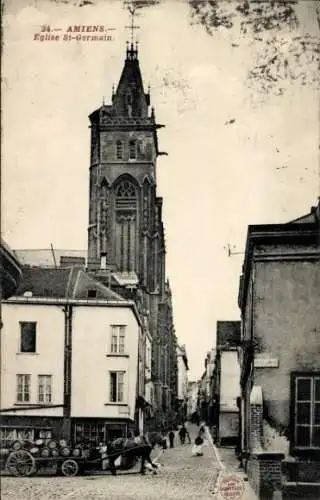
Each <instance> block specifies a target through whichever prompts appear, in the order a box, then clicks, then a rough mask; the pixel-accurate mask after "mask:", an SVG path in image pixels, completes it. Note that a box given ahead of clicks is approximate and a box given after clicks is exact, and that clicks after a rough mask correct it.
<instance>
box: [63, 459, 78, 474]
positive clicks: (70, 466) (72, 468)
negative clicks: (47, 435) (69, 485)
mask: <svg viewBox="0 0 320 500" xmlns="http://www.w3.org/2000/svg"><path fill="white" fill-rule="evenodd" d="M61 472H62V474H63V475H64V476H67V477H72V476H76V475H77V474H78V472H79V465H78V463H77V462H76V461H75V460H73V459H72V458H68V459H67V460H65V461H64V462H63V463H62V465H61Z"/></svg>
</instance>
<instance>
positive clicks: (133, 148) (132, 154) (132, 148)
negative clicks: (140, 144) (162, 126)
mask: <svg viewBox="0 0 320 500" xmlns="http://www.w3.org/2000/svg"><path fill="white" fill-rule="evenodd" d="M136 158H137V142H136V141H130V142H129V159H130V160H136Z"/></svg>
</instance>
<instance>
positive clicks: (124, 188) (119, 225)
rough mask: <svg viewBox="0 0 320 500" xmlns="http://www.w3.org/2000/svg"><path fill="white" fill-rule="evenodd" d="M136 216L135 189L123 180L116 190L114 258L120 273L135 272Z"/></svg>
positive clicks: (127, 181)
mask: <svg viewBox="0 0 320 500" xmlns="http://www.w3.org/2000/svg"><path fill="white" fill-rule="evenodd" d="M136 216H137V191H136V187H135V186H134V184H133V183H132V182H131V181H129V180H123V181H122V182H121V183H120V184H119V186H118V187H117V189H116V258H117V264H118V267H119V269H120V271H134V270H135V261H136V227H137V220H136V218H137V217H136Z"/></svg>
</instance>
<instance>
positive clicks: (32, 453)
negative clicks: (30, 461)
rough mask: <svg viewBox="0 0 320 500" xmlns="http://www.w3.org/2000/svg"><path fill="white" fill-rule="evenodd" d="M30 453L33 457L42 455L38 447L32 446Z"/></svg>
mask: <svg viewBox="0 0 320 500" xmlns="http://www.w3.org/2000/svg"><path fill="white" fill-rule="evenodd" d="M29 451H30V453H31V455H33V456H37V455H39V453H40V449H39V448H38V446H32V448H30V450H29Z"/></svg>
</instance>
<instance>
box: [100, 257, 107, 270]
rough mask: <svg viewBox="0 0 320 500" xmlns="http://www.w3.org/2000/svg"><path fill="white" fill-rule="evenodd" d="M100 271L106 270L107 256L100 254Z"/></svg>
mask: <svg viewBox="0 0 320 500" xmlns="http://www.w3.org/2000/svg"><path fill="white" fill-rule="evenodd" d="M100 269H102V270H104V271H105V270H106V269H107V254H105V253H102V254H101V257H100Z"/></svg>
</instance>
